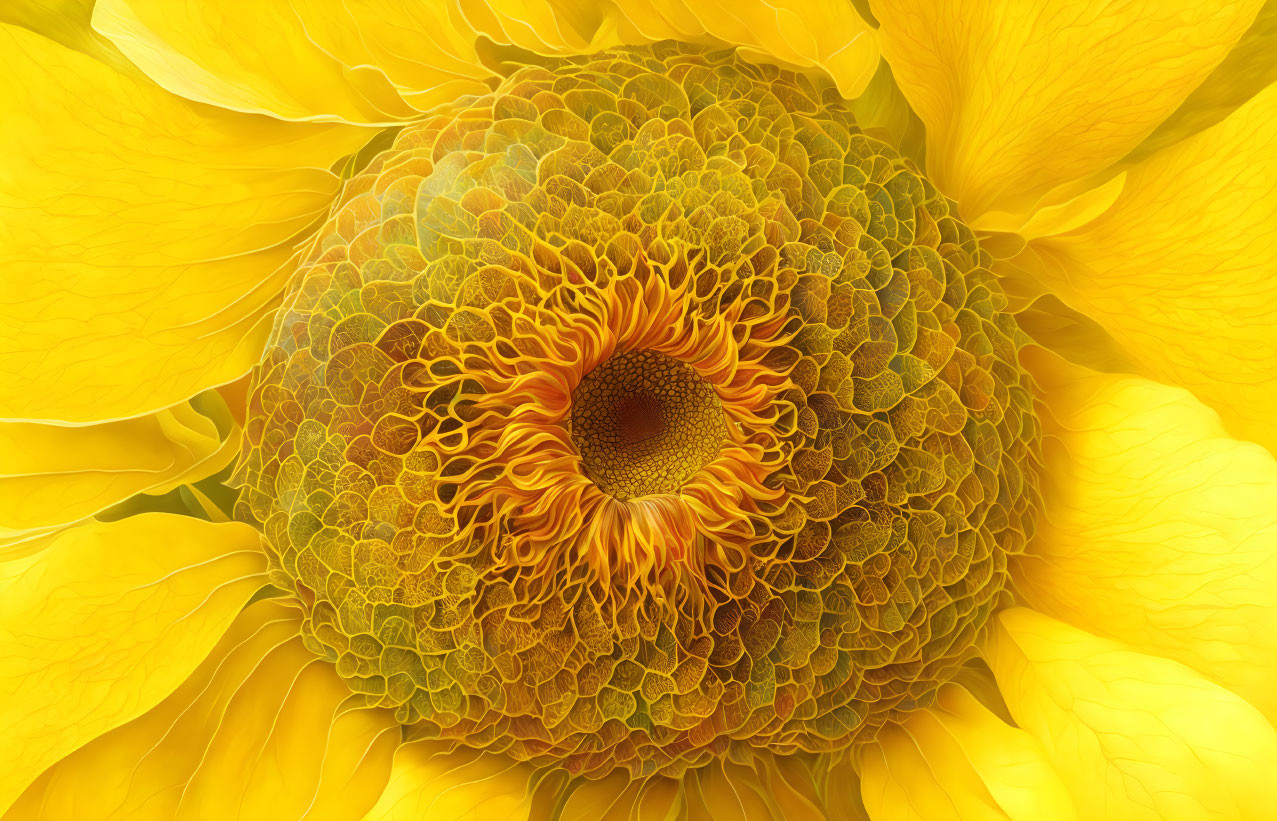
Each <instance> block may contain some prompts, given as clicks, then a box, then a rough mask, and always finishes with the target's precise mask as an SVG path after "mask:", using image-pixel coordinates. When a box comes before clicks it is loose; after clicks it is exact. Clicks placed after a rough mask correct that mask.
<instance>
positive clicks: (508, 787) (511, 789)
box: [365, 741, 535, 821]
mask: <svg viewBox="0 0 1277 821" xmlns="http://www.w3.org/2000/svg"><path fill="white" fill-rule="evenodd" d="M534 773H535V770H534V768H533V767H532V766H531V765H529V764H526V763H520V762H516V761H512V760H511V759H509V758H507V757H506V756H503V755H495V754H493V753H485V752H482V751H480V750H472V749H468V748H465V747H457V746H456V745H454V744H450V743H437V742H432V741H416V742H412V743H409V744H404V745H403V746H401V747H400V748H399V750H398V752H396V753H395V761H394V768H393V769H392V770H391V774H390V781H389V783H388V784H387V785H386V789H385V792H383V793H382V795H381V798H380V799H378V801H377V804H376V806H374V807H373V808H372V810H370V811H369V812H368V815H367V816H365V819H366V821H400V819H403V821H410V820H415V819H419V818H500V819H503V820H504V821H520V819H527V818H528V817H529V814H530V813H531V810H532V798H533V788H534V786H535V782H534V781H533V777H534Z"/></svg>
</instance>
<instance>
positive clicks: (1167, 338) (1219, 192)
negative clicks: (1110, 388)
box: [1021, 84, 1277, 452]
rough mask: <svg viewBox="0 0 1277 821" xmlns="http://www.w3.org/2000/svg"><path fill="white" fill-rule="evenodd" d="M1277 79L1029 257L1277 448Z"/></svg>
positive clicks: (1169, 373) (1158, 372)
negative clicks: (1106, 205) (1108, 203)
mask: <svg viewBox="0 0 1277 821" xmlns="http://www.w3.org/2000/svg"><path fill="white" fill-rule="evenodd" d="M1275 147H1277V84H1274V85H1270V86H1269V87H1268V88H1266V89H1265V90H1264V91H1262V92H1260V93H1259V94H1257V95H1256V96H1255V97H1254V98H1252V99H1251V100H1249V101H1248V102H1247V103H1246V104H1245V105H1243V106H1241V107H1240V108H1238V109H1237V110H1236V111H1234V112H1233V113H1232V114H1231V115H1229V116H1228V118H1227V119H1225V120H1224V121H1223V122H1221V123H1219V124H1218V125H1216V126H1214V127H1213V128H1210V129H1209V130H1207V131H1205V132H1202V133H1201V134H1198V135H1196V136H1194V137H1191V138H1189V139H1186V140H1183V141H1182V142H1179V143H1176V144H1175V145H1172V146H1171V147H1169V148H1167V149H1165V150H1163V151H1161V152H1158V153H1157V154H1155V155H1153V156H1152V157H1149V158H1148V160H1146V161H1145V162H1143V163H1141V164H1139V165H1137V166H1135V167H1133V168H1131V169H1130V170H1129V172H1128V174H1127V180H1126V184H1125V187H1124V188H1123V190H1122V193H1121V195H1120V196H1119V197H1118V198H1117V200H1116V201H1115V202H1114V204H1113V205H1112V207H1110V208H1109V209H1108V210H1106V211H1105V212H1104V213H1102V214H1101V215H1099V216H1098V217H1096V218H1095V219H1094V220H1092V221H1091V222H1089V223H1087V224H1086V225H1083V226H1081V227H1078V228H1076V229H1075V230H1072V231H1069V232H1067V233H1063V234H1059V235H1056V236H1052V237H1046V238H1043V239H1041V240H1038V241H1035V242H1033V243H1030V246H1029V248H1028V249H1027V250H1026V251H1025V253H1024V254H1022V255H1021V262H1022V263H1023V265H1024V266H1025V267H1026V269H1028V270H1032V271H1034V272H1035V273H1036V274H1038V275H1039V276H1040V277H1042V279H1043V281H1044V282H1045V283H1046V284H1047V285H1048V286H1049V287H1050V288H1052V289H1053V290H1054V291H1055V293H1056V294H1058V295H1059V297H1060V299H1062V300H1064V302H1066V303H1068V304H1069V305H1071V306H1072V307H1074V308H1076V309H1077V310H1079V311H1081V312H1082V313H1084V314H1086V315H1087V316H1089V317H1091V318H1092V319H1094V320H1095V321H1096V322H1097V323H1099V325H1100V326H1102V327H1103V329H1104V330H1105V331H1107V332H1108V333H1109V334H1110V335H1111V336H1112V337H1113V338H1114V339H1115V340H1116V341H1117V342H1118V343H1119V344H1120V345H1121V346H1122V348H1123V349H1124V350H1125V351H1126V352H1127V354H1128V355H1129V356H1130V357H1131V358H1132V359H1133V360H1134V361H1135V362H1136V363H1137V364H1138V366H1139V367H1140V369H1141V370H1142V371H1144V372H1146V373H1148V374H1150V375H1152V376H1154V377H1156V378H1158V379H1160V380H1162V381H1165V382H1168V383H1170V384H1174V385H1181V386H1183V387H1186V388H1188V389H1189V390H1190V391H1192V392H1193V393H1194V394H1195V395H1196V396H1197V397H1198V398H1199V399H1201V400H1202V401H1203V402H1205V403H1206V404H1207V405H1209V406H1210V407H1212V408H1214V409H1215V410H1216V411H1218V412H1219V414H1220V415H1221V416H1222V417H1223V419H1224V423H1225V425H1226V426H1227V427H1228V429H1229V431H1230V432H1231V433H1232V434H1233V435H1235V436H1239V437H1243V438H1248V439H1253V440H1255V441H1257V442H1259V443H1260V444H1262V445H1265V446H1266V447H1268V448H1269V449H1270V450H1274V451H1275V452H1277V415H1274V414H1273V412H1272V409H1273V407H1274V405H1275V404H1277V379H1274V372H1275V370H1274V365H1273V363H1274V362H1277V278H1274V276H1273V271H1274V270H1277V150H1274V148H1275Z"/></svg>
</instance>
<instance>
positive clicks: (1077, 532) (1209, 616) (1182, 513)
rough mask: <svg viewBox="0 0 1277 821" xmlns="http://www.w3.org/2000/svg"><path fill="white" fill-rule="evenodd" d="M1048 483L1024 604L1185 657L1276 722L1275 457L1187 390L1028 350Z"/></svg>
mask: <svg viewBox="0 0 1277 821" xmlns="http://www.w3.org/2000/svg"><path fill="white" fill-rule="evenodd" d="M1030 363H1031V364H1032V366H1033V370H1034V373H1035V375H1036V376H1037V378H1038V381H1039V383H1040V384H1042V385H1043V386H1044V388H1045V393H1044V396H1043V401H1044V405H1045V407H1046V410H1047V413H1048V416H1047V421H1046V424H1047V430H1048V432H1049V433H1050V434H1052V436H1051V437H1050V438H1049V439H1048V440H1047V443H1046V446H1045V457H1046V465H1047V470H1046V471H1045V475H1046V477H1047V481H1048V482H1049V488H1050V489H1049V492H1047V493H1046V494H1045V496H1044V498H1045V509H1044V511H1043V515H1042V517H1041V519H1040V520H1039V526H1038V533H1037V537H1036V539H1035V540H1034V541H1033V542H1032V543H1031V544H1030V546H1029V550H1028V552H1027V553H1026V554H1025V555H1023V556H1021V557H1017V559H1016V561H1015V562H1014V563H1013V566H1012V569H1013V574H1014V577H1015V580H1016V585H1017V587H1018V588H1019V590H1020V591H1021V593H1022V594H1023V595H1024V596H1025V598H1026V600H1027V602H1028V604H1030V605H1031V606H1033V607H1034V608H1036V609H1038V610H1041V611H1043V612H1045V613H1049V614H1051V615H1053V616H1056V617H1058V618H1060V619H1063V620H1065V621H1068V622H1070V623H1072V624H1075V625H1078V626H1080V627H1083V628H1085V629H1087V630H1089V631H1091V632H1093V633H1096V634H1097V635H1103V636H1109V637H1112V638H1115V639H1119V640H1121V641H1124V642H1126V643H1128V644H1130V645H1131V646H1133V647H1138V648H1140V649H1142V650H1147V651H1149V652H1156V653H1158V654H1160V655H1163V656H1166V657H1167V658H1172V659H1175V660H1176V661H1180V662H1182V663H1184V664H1186V665H1188V666H1189V667H1192V668H1193V669H1195V670H1197V671H1198V672H1199V673H1201V674H1202V675H1204V676H1206V677H1207V678H1210V679H1213V680H1214V681H1217V682H1219V683H1220V684H1223V685H1224V686H1225V687H1227V688H1229V689H1230V690H1232V691H1233V692H1235V693H1237V694H1238V695H1240V696H1242V697H1243V698H1245V699H1247V700H1248V701H1250V702H1251V703H1252V704H1253V705H1255V706H1256V707H1258V708H1259V709H1260V710H1262V711H1263V712H1264V713H1265V714H1266V715H1267V716H1268V717H1269V718H1270V719H1274V720H1275V721H1277V691H1275V690H1274V687H1273V682H1274V681H1277V460H1274V459H1273V456H1272V454H1270V453H1269V452H1268V451H1266V450H1264V449H1263V448H1261V447H1259V446H1258V445H1255V444H1252V443H1248V442H1239V441H1237V440H1235V439H1232V438H1231V437H1229V436H1228V434H1227V433H1226V432H1225V431H1224V429H1223V427H1222V426H1221V425H1220V421H1219V417H1218V416H1217V415H1216V414H1215V413H1214V412H1213V411H1211V410H1210V409H1209V408H1207V407H1205V406H1203V405H1202V404H1201V403H1200V402H1198V401H1197V400H1196V399H1194V398H1193V397H1192V396H1191V395H1190V394H1189V393H1188V392H1187V391H1184V390H1183V389H1179V388H1172V387H1167V386H1165V385H1159V384H1157V383H1155V382H1151V381H1149V380H1146V379H1140V378H1136V377H1130V376H1118V375H1109V374H1098V373H1095V372H1092V371H1088V370H1085V369H1083V368H1079V367H1076V366H1068V365H1066V364H1064V363H1063V362H1060V361H1058V360H1057V359H1055V358H1054V357H1052V356H1050V355H1049V354H1045V353H1043V352H1041V351H1035V352H1034V353H1033V355H1032V357H1031V358H1030Z"/></svg>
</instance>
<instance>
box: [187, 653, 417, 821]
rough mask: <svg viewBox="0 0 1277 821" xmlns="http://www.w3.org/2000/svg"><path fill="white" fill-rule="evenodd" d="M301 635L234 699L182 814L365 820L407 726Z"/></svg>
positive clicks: (196, 774) (195, 776)
mask: <svg viewBox="0 0 1277 821" xmlns="http://www.w3.org/2000/svg"><path fill="white" fill-rule="evenodd" d="M361 698H362V696H353V695H352V694H351V691H350V688H349V687H348V686H347V684H346V682H345V681H343V680H342V678H341V677H340V676H339V675H337V670H336V668H335V667H334V666H333V665H332V664H331V663H329V662H327V661H324V660H323V659H320V658H317V657H316V656H315V654H314V653H312V652H311V651H309V650H307V649H306V648H305V647H304V646H303V645H302V642H301V639H300V638H299V637H297V636H296V635H294V637H293V638H292V640H290V641H289V642H287V643H286V644H283V645H281V646H279V647H278V648H276V649H275V650H274V651H273V652H272V653H271V654H270V656H269V657H267V658H265V659H263V661H262V663H261V664H260V665H258V667H257V668H256V669H255V670H253V672H252V675H250V676H249V677H248V679H247V680H246V681H245V682H244V683H243V684H242V685H241V686H240V688H239V690H238V691H237V692H236V694H235V696H234V697H233V698H232V699H231V700H230V702H229V703H228V704H227V707H226V712H225V713H224V714H223V715H222V718H221V721H220V723H219V724H218V726H217V730H216V732H215V733H214V734H213V735H212V737H211V739H209V740H208V742H207V746H206V747H205V749H204V752H203V756H202V758H201V759H200V761H199V764H198V766H197V767H196V768H195V770H194V772H193V773H192V774H191V775H190V778H189V780H188V781H187V782H186V784H185V786H184V787H183V789H182V793H181V796H180V801H179V803H178V807H177V812H176V814H175V816H174V817H175V818H177V819H192V821H196V820H197V819H204V818H218V819H245V821H252V819H258V818H270V819H276V820H277V821H287V820H288V819H301V818H303V817H307V818H332V819H348V818H358V817H360V816H361V815H362V814H363V813H364V812H366V811H367V810H368V809H369V808H370V807H372V806H373V804H374V802H376V800H377V798H378V796H379V795H380V793H381V790H382V788H383V787H384V786H385V784H386V781H387V779H388V778H389V775H390V766H391V760H392V758H393V755H394V751H395V748H396V747H398V745H399V739H400V728H399V725H398V723H397V722H395V720H394V717H393V715H392V714H391V713H390V711H388V710H384V709H379V708H366V707H361V706H360V705H359V704H358V700H359V699H361Z"/></svg>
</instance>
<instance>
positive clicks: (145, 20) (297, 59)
mask: <svg viewBox="0 0 1277 821" xmlns="http://www.w3.org/2000/svg"><path fill="white" fill-rule="evenodd" d="M422 5H425V4H422ZM93 27H94V28H95V29H96V30H97V31H98V32H99V33H101V34H103V35H105V36H106V37H108V38H109V39H110V40H111V41H112V42H113V43H115V45H116V46H118V47H119V49H120V50H121V51H122V52H123V53H124V54H125V55H127V56H128V58H129V59H130V60H132V61H133V63H135V64H136V65H138V66H140V67H141V68H142V70H143V71H145V72H146V73H147V74H148V75H149V76H151V77H152V78H154V79H155V81H156V82H157V83H159V84H160V85H161V86H163V87H164V88H166V89H168V90H169V91H172V92H174V93H175V94H180V95H182V96H184V97H187V98H188V99H191V100H198V101H199V102H204V103H210V104H212V105H217V106H221V107H223V108H230V109H233V110H236V111H245V112H253V113H261V114H269V115H272V116H277V117H280V118H283V119H289V120H343V121H347V122H356V123H377V122H383V121H393V120H395V119H396V118H402V117H408V116H411V115H413V114H415V113H416V111H415V110H414V109H413V108H412V107H410V106H408V105H407V104H406V103H405V102H404V101H403V100H402V99H401V98H400V97H399V95H398V94H397V93H396V91H395V89H394V87H393V86H392V85H391V83H390V81H389V80H387V79H386V77H385V76H384V74H381V73H380V72H377V71H373V70H367V69H366V70H363V71H359V70H356V69H355V68H354V66H352V65H349V64H343V63H342V62H341V61H339V60H338V59H336V58H335V57H334V56H332V55H331V54H330V53H328V52H326V51H325V50H324V49H323V48H322V47H321V46H320V45H319V44H318V43H316V42H312V41H311V40H309V39H307V36H306V29H305V26H304V22H303V18H302V16H301V15H300V14H298V13H297V12H295V11H294V10H293V9H291V8H289V4H288V3H284V2H260V3H251V4H249V3H169V2H163V0H99V2H98V3H97V5H96V7H95V8H94V12H93Z"/></svg>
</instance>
